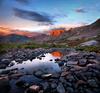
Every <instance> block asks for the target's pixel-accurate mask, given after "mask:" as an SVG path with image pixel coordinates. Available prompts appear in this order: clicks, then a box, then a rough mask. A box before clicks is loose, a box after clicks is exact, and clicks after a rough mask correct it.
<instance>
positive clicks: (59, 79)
mask: <svg viewBox="0 0 100 93" xmlns="http://www.w3.org/2000/svg"><path fill="white" fill-rule="evenodd" d="M40 50H41V51H42V52H43V51H44V52H47V51H51V50H50V49H49V50H46V51H45V50H42V49H39V50H38V51H40ZM53 50H55V49H52V51H53ZM28 51H30V50H28ZM32 51H33V50H32ZM32 51H31V52H32ZM35 51H36V50H35ZM60 51H61V50H60ZM62 51H63V52H64V53H65V54H64V56H63V57H62V58H61V59H60V60H55V61H56V63H58V64H59V66H60V68H61V72H60V73H55V74H53V73H43V71H41V70H38V71H35V72H34V73H33V74H31V75H28V74H21V73H15V72H16V71H14V72H12V71H10V72H9V73H8V74H7V73H2V74H1V77H0V93H8V92H9V90H11V91H10V93H100V88H99V86H100V54H97V53H95V52H84V51H83V52H82V51H75V50H69V51H68V49H66V50H65V49H63V50H62ZM17 52H18V51H17ZM17 52H16V53H17ZM31 52H30V53H31ZM42 52H41V53H42ZM26 54H28V53H26ZM26 54H25V55H26ZM23 55H24V53H23ZM25 55H24V56H25ZM10 57H11V56H10ZM25 57H26V56H25ZM42 57H44V55H42ZM15 58H16V57H15ZM17 59H18V58H17ZM3 75H5V76H7V77H5V78H3V77H4V76H3ZM14 77H18V78H14ZM9 82H10V83H9ZM12 82H13V83H12ZM10 87H11V88H10ZM5 88H6V89H7V91H6V90H5ZM16 90H17V91H16Z"/></svg>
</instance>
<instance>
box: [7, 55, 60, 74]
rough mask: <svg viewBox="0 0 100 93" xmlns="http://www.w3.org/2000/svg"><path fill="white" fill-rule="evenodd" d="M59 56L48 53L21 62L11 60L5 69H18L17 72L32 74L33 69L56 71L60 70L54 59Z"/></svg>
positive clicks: (46, 71)
mask: <svg viewBox="0 0 100 93" xmlns="http://www.w3.org/2000/svg"><path fill="white" fill-rule="evenodd" d="M57 58H60V56H53V55H52V54H50V53H46V54H43V55H40V56H38V57H36V58H35V59H33V60H32V61H30V60H27V61H23V62H22V63H17V62H16V61H12V62H11V63H10V64H9V66H8V67H7V68H6V70H10V69H16V68H17V69H18V71H19V72H23V73H28V74H32V73H33V72H35V71H38V70H41V71H43V72H44V73H58V72H60V70H61V69H60V67H59V65H58V64H57V63H55V59H57Z"/></svg>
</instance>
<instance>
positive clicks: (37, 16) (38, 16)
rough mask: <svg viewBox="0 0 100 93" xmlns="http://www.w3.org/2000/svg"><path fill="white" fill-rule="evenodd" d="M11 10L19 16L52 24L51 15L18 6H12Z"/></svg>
mask: <svg viewBox="0 0 100 93" xmlns="http://www.w3.org/2000/svg"><path fill="white" fill-rule="evenodd" d="M13 11H14V15H15V16H17V17H19V18H23V19H27V20H31V21H36V22H39V23H43V24H53V22H54V21H53V17H52V16H49V15H47V14H45V13H39V12H36V11H27V10H22V9H18V8H14V9H13Z"/></svg>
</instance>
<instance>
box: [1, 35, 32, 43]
mask: <svg viewBox="0 0 100 93" xmlns="http://www.w3.org/2000/svg"><path fill="white" fill-rule="evenodd" d="M29 41H32V40H31V38H29V37H27V36H22V35H16V34H11V35H6V36H0V42H1V43H25V42H29Z"/></svg>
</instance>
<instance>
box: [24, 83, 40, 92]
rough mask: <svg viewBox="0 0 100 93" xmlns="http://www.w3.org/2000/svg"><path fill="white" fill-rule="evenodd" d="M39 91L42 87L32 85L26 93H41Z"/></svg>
mask: <svg viewBox="0 0 100 93" xmlns="http://www.w3.org/2000/svg"><path fill="white" fill-rule="evenodd" d="M39 91H40V86H38V85H32V86H30V87H29V88H28V89H27V90H26V91H25V93H39Z"/></svg>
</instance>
